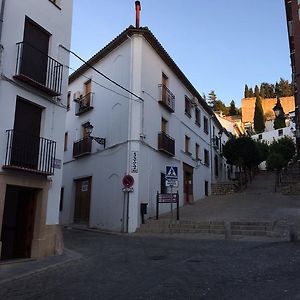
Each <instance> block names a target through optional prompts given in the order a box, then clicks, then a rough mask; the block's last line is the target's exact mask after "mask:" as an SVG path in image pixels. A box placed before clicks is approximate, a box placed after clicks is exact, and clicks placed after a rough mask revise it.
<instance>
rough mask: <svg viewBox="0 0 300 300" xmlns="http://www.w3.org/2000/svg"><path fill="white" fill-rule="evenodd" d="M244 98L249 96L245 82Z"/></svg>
mask: <svg viewBox="0 0 300 300" xmlns="http://www.w3.org/2000/svg"><path fill="white" fill-rule="evenodd" d="M244 98H249V88H248V85H247V84H245V90H244Z"/></svg>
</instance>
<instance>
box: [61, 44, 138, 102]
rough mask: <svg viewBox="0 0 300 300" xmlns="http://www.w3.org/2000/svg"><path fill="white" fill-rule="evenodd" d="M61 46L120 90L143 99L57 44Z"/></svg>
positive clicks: (70, 51)
mask: <svg viewBox="0 0 300 300" xmlns="http://www.w3.org/2000/svg"><path fill="white" fill-rule="evenodd" d="M59 46H60V47H61V48H63V49H64V50H66V51H67V52H69V53H71V54H73V55H74V56H75V57H76V58H78V59H79V60H80V61H82V62H83V63H84V64H85V65H87V66H88V67H90V68H91V69H93V70H94V71H95V72H97V73H98V74H100V75H101V76H103V77H104V78H105V79H107V80H108V81H110V82H112V83H113V84H115V85H116V86H117V87H119V88H121V89H122V90H124V91H126V92H127V93H129V94H131V95H132V96H134V97H136V98H138V99H139V100H141V101H144V100H143V98H141V97H140V96H138V95H136V94H135V93H133V92H131V91H130V90H128V89H127V88H125V87H124V86H122V85H121V84H119V83H117V82H116V81H114V80H113V79H111V78H109V77H108V76H106V75H105V74H103V73H102V72H100V71H99V70H98V69H96V68H95V67H94V66H93V65H91V64H89V63H88V62H87V61H86V60H84V59H83V58H82V57H80V56H79V55H78V54H76V53H75V52H74V51H72V50H70V49H68V48H66V47H65V46H63V45H61V44H60V45H59Z"/></svg>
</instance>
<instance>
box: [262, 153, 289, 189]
mask: <svg viewBox="0 0 300 300" xmlns="http://www.w3.org/2000/svg"><path fill="white" fill-rule="evenodd" d="M285 165H286V162H285V159H284V157H283V156H282V155H281V154H280V153H276V152H274V153H271V154H270V155H269V157H268V158H267V161H266V167H267V170H271V171H274V170H275V171H276V173H275V192H276V190H277V186H278V185H279V173H280V170H281V169H282V168H283V167H284V166H285Z"/></svg>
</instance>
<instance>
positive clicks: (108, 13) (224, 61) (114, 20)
mask: <svg viewBox="0 0 300 300" xmlns="http://www.w3.org/2000/svg"><path fill="white" fill-rule="evenodd" d="M140 2H141V7H142V10H141V21H140V25H141V26H147V27H148V28H149V29H150V30H151V31H152V32H153V34H154V35H155V36H156V37H157V39H158V40H159V41H160V43H161V44H162V45H163V47H164V48H165V49H166V51H167V52H168V53H169V55H170V56H171V57H172V58H173V60H174V61H175V62H176V64H177V65H178V66H179V68H180V69H181V70H182V71H183V73H184V74H185V75H186V77H187V78H188V79H189V80H190V82H191V83H192V84H193V85H194V87H195V88H196V89H197V90H198V92H199V93H201V94H203V93H204V94H206V95H208V93H209V92H210V91H211V90H214V91H215V93H216V95H217V97H218V98H219V99H221V100H222V101H223V102H224V103H226V104H229V103H230V101H231V100H234V101H235V103H236V105H237V106H240V100H241V99H242V98H243V93H244V86H245V84H248V86H249V87H254V86H255V84H260V83H262V82H269V83H275V82H276V81H278V80H279V79H280V77H282V78H284V79H288V80H291V68H290V58H289V46H288V36H287V28H286V19H285V9H284V0H251V1H249V0H214V1H212V0H210V1H209V0H141V1H140ZM134 3H135V1H134V0H85V1H83V0H74V7H73V29H72V42H71V49H72V50H73V51H74V52H75V53H77V54H78V55H80V56H81V57H82V58H84V59H86V60H87V59H89V58H90V57H91V56H93V55H94V54H95V53H96V52H98V51H99V50H100V49H102V48H103V47H104V46H105V45H106V44H108V43H109V42H110V41H111V40H112V39H114V38H115V37H116V36H117V35H118V34H119V33H121V32H122V31H123V30H124V29H125V28H127V27H128V26H129V25H135V5H134ZM70 65H71V67H72V68H78V67H79V66H80V65H81V63H80V62H79V61H78V60H76V59H75V58H74V57H71V62H70Z"/></svg>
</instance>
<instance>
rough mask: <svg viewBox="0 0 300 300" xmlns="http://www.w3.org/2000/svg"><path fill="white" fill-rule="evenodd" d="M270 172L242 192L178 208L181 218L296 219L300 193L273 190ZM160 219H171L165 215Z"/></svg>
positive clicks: (228, 219) (202, 219)
mask: <svg viewBox="0 0 300 300" xmlns="http://www.w3.org/2000/svg"><path fill="white" fill-rule="evenodd" d="M274 183H275V178H274V174H273V173H269V172H266V171H265V172H261V173H259V174H257V175H256V177H255V178H254V180H253V182H252V183H249V184H248V187H247V189H245V190H243V191H242V192H238V193H235V194H229V195H215V196H210V197H207V198H206V199H203V200H199V201H196V202H195V203H194V204H192V205H186V206H184V207H182V208H180V219H183V220H195V221H199V222H201V221H280V220H286V221H290V222H293V221H297V220H298V219H300V196H299V195H282V194H281V193H279V192H277V193H275V192H274ZM160 218H170V214H164V215H162V216H161V217H160Z"/></svg>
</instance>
